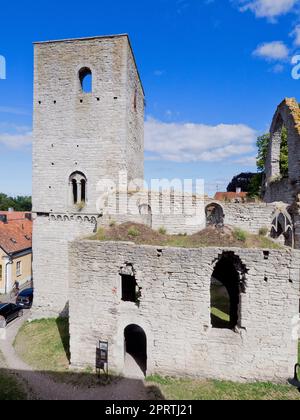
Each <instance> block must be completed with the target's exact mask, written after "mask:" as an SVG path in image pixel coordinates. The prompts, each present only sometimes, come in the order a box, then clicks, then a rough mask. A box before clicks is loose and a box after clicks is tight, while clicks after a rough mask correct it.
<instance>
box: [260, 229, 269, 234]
mask: <svg viewBox="0 0 300 420" xmlns="http://www.w3.org/2000/svg"><path fill="white" fill-rule="evenodd" d="M268 232H269V229H268V228H267V227H262V228H260V229H259V236H267V233H268Z"/></svg>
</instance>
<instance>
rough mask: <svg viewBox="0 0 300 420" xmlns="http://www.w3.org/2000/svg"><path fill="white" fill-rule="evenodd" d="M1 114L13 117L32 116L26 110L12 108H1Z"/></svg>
mask: <svg viewBox="0 0 300 420" xmlns="http://www.w3.org/2000/svg"><path fill="white" fill-rule="evenodd" d="M0 113H3V114H13V115H31V114H30V112H28V111H26V110H24V109H20V108H14V107H10V106H0Z"/></svg>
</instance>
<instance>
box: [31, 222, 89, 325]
mask: <svg viewBox="0 0 300 420" xmlns="http://www.w3.org/2000/svg"><path fill="white" fill-rule="evenodd" d="M96 226H97V222H96V218H93V217H90V216H83V215H82V216H70V215H67V214H52V215H51V216H35V219H34V223H33V249H34V258H33V278H34V287H35V290H34V305H33V308H32V313H33V317H34V318H51V317H54V318H56V317H57V316H59V315H61V316H67V315H68V302H69V288H68V276H69V259H68V244H69V241H71V240H74V239H76V238H81V237H86V236H87V235H91V234H92V233H93V231H94V230H95V228H96Z"/></svg>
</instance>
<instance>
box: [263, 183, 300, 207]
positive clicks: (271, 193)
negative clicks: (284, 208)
mask: <svg viewBox="0 0 300 420" xmlns="http://www.w3.org/2000/svg"><path fill="white" fill-rule="evenodd" d="M294 199H295V197H294V191H293V188H292V186H291V184H290V182H289V179H288V178H283V179H280V180H278V181H274V182H271V183H269V185H268V188H267V190H266V193H265V196H264V201H265V202H266V203H274V202H278V201H282V202H283V203H287V204H292V203H293V201H294Z"/></svg>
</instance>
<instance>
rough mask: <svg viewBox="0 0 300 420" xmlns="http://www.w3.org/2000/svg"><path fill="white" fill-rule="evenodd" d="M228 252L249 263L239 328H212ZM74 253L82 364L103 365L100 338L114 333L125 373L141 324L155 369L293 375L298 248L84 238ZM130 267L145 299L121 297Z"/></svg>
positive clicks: (75, 349) (231, 376) (74, 307)
mask: <svg viewBox="0 0 300 420" xmlns="http://www.w3.org/2000/svg"><path fill="white" fill-rule="evenodd" d="M224 251H231V252H233V253H234V255H236V256H238V257H239V258H240V260H241V261H242V263H243V264H244V265H245V267H246V269H247V273H246V277H245V284H246V288H245V293H242V294H241V302H240V312H241V313H240V328H239V329H238V330H237V331H236V332H234V331H232V330H220V329H213V328H212V327H211V320H210V282H211V276H212V273H213V270H214V266H215V264H216V262H217V261H218V258H219V257H220V255H222V253H223V252H224ZM69 257H70V269H71V272H70V280H69V281H70V283H69V287H70V333H71V355H72V366H73V367H79V368H84V367H86V366H94V363H95V350H96V345H97V343H98V342H99V340H104V341H106V340H108V342H109V363H110V368H111V369H113V370H114V371H116V372H120V373H122V372H123V369H124V329H125V328H126V327H127V326H128V325H131V324H135V325H138V326H140V327H141V328H143V330H144V331H145V333H146V336H147V355H148V370H147V373H148V374H155V373H158V374H161V375H185V376H186V375H190V376H195V377H200V378H216V379H226V380H238V381H244V380H270V381H286V379H287V378H288V377H290V376H291V375H292V373H293V366H294V364H295V363H296V361H297V346H298V343H297V340H293V339H292V332H293V331H292V328H293V324H292V320H293V319H294V317H295V316H297V314H298V311H299V278H300V271H299V265H300V258H299V253H298V251H294V250H288V249H282V250H270V251H267V250H262V249H231V250H230V249H226V250H224V249H221V248H203V249H180V248H163V249H158V248H157V247H153V246H137V245H134V244H131V243H114V242H106V243H105V242H97V241H82V242H79V241H77V242H75V243H72V244H70V247H69ZM126 264H132V266H133V268H134V270H135V275H136V281H137V283H138V286H139V287H140V288H141V298H140V305H139V306H138V305H136V304H135V303H132V302H122V301H121V290H120V285H121V283H120V270H121V267H124V265H126Z"/></svg>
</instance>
